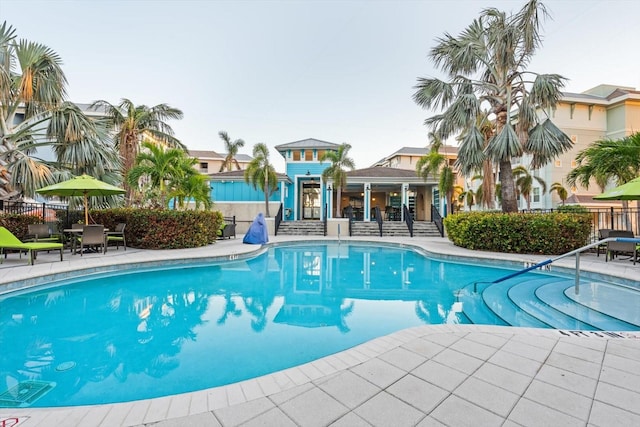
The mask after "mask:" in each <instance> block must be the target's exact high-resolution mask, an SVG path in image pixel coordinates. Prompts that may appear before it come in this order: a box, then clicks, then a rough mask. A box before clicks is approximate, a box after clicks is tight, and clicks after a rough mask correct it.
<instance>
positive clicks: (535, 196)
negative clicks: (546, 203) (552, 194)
mask: <svg viewBox="0 0 640 427" xmlns="http://www.w3.org/2000/svg"><path fill="white" fill-rule="evenodd" d="M533 203H540V189H539V188H538V187H535V188H534V189H533Z"/></svg>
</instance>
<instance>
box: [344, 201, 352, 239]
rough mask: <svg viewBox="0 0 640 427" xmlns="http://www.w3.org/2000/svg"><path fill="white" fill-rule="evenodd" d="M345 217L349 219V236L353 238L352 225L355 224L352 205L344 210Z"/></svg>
mask: <svg viewBox="0 0 640 427" xmlns="http://www.w3.org/2000/svg"><path fill="white" fill-rule="evenodd" d="M343 213H344V215H345V216H346V217H347V218H349V236H352V232H353V230H352V225H351V224H352V223H353V207H352V206H351V205H349V206H347V207H346V208H344V211H343Z"/></svg>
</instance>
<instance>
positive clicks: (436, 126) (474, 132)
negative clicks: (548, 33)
mask: <svg viewBox="0 0 640 427" xmlns="http://www.w3.org/2000/svg"><path fill="white" fill-rule="evenodd" d="M545 16H547V12H546V9H545V7H544V5H543V4H542V3H541V2H540V1H539V0H529V1H528V2H527V3H526V4H525V5H524V7H523V8H522V9H521V10H520V11H519V12H518V13H516V14H510V15H507V14H506V13H504V12H501V11H499V10H497V9H495V8H488V9H485V10H484V11H483V12H482V13H481V14H480V17H478V18H476V19H475V20H474V21H473V22H472V23H471V24H470V25H469V26H468V27H467V28H466V29H465V30H464V31H463V32H462V33H461V34H460V35H459V36H458V37H457V38H456V37H453V36H451V35H449V34H445V35H444V36H443V37H442V38H440V39H438V43H437V44H436V46H435V47H434V48H432V49H431V52H430V57H431V59H432V60H433V62H434V63H435V65H436V66H437V67H439V68H440V69H441V70H442V71H443V72H444V73H445V74H446V75H447V77H448V80H447V81H445V80H441V79H438V78H419V79H418V84H417V85H416V89H417V90H416V92H415V93H414V95H413V98H414V100H415V102H416V103H417V104H418V105H420V106H422V107H423V108H427V109H434V110H442V111H443V112H442V113H440V114H437V115H435V116H433V117H430V118H428V119H427V120H425V124H426V125H428V126H430V127H431V128H432V129H433V131H434V133H436V134H437V135H438V136H439V137H440V138H443V139H446V138H448V137H450V136H453V135H455V134H456V133H461V135H462V137H461V142H460V148H459V151H458V167H459V169H460V172H461V173H462V174H463V175H465V176H470V175H472V174H473V173H474V172H475V171H478V170H481V168H482V165H483V163H484V162H485V160H487V159H490V160H491V162H492V163H493V164H497V165H498V166H499V178H500V182H501V187H500V188H501V192H502V210H503V211H504V212H517V210H518V204H517V196H516V187H515V179H514V176H513V170H512V166H511V159H512V158H514V157H520V156H522V155H523V154H525V153H528V154H531V156H532V161H531V167H532V168H533V169H537V168H539V167H541V166H544V165H545V164H547V163H548V162H550V161H551V160H552V159H554V158H556V157H557V156H558V155H560V154H561V153H563V152H565V151H567V150H569V149H570V148H571V146H572V144H571V140H570V139H569V137H568V136H567V135H565V134H564V133H563V132H562V131H560V129H558V128H557V127H556V126H555V125H554V124H553V123H552V122H551V121H550V120H549V119H548V118H547V119H546V120H545V121H543V122H542V123H539V118H538V112H539V111H542V112H546V110H549V109H551V108H552V107H553V106H555V105H556V103H557V102H558V100H559V99H560V97H561V89H562V88H563V87H564V83H565V80H566V79H565V78H564V77H562V76H560V75H557V74H536V73H533V72H530V71H527V70H526V69H525V67H527V66H528V65H529V63H530V62H531V60H532V58H533V56H534V53H535V52H536V50H537V48H538V47H539V46H540V44H541V36H540V28H541V22H540V19H541V17H545ZM483 103H484V104H487V105H490V106H491V110H490V114H491V116H490V118H491V121H486V124H487V125H490V126H491V127H492V128H493V133H492V135H493V136H491V138H490V139H489V141H488V142H487V143H486V146H485V134H483V132H482V131H481V129H480V128H479V126H478V120H477V119H478V117H479V116H481V115H482V114H483V111H482V105H483ZM516 112H517V120H515V119H516V117H515V115H516ZM483 123H485V122H483Z"/></svg>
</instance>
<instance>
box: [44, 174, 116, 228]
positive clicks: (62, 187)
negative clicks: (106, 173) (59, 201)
mask: <svg viewBox="0 0 640 427" xmlns="http://www.w3.org/2000/svg"><path fill="white" fill-rule="evenodd" d="M36 193H40V194H42V195H43V196H62V197H73V196H82V197H84V223H85V224H89V206H88V203H87V197H89V196H111V195H114V194H124V193H125V190H124V189H122V188H119V187H116V186H114V185H111V184H107V183H106V182H104V181H100V180H99V179H96V178H94V177H92V176H89V175H80V176H76V177H75V178H71V179H69V180H66V181H62V182H59V183H57V184H53V185H49V186H47V187H43V188H41V189H39V190H36Z"/></svg>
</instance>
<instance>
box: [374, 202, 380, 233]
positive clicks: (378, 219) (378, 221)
mask: <svg viewBox="0 0 640 427" xmlns="http://www.w3.org/2000/svg"><path fill="white" fill-rule="evenodd" d="M374 212H375V215H376V222H377V223H378V230H379V231H380V237H382V214H381V213H380V206H376V207H375V208H374Z"/></svg>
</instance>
